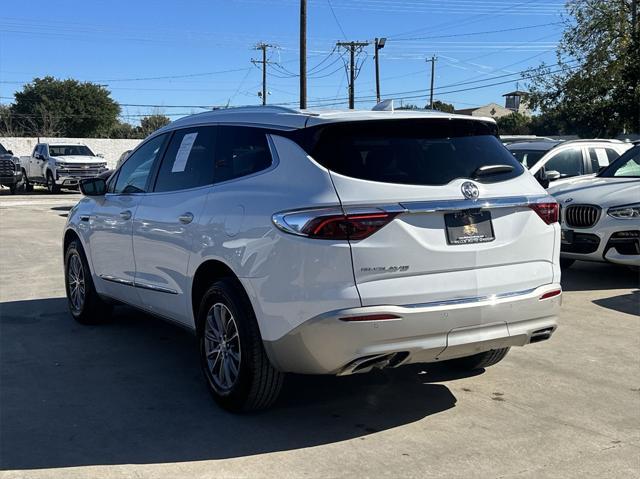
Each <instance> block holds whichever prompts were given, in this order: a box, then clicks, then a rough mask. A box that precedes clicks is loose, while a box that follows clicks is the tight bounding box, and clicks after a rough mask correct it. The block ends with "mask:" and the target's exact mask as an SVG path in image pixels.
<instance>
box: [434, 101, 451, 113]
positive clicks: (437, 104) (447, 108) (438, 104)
mask: <svg viewBox="0 0 640 479" xmlns="http://www.w3.org/2000/svg"><path fill="white" fill-rule="evenodd" d="M433 109H434V110H438V111H443V112H445V113H454V112H455V111H456V108H455V107H454V106H453V105H452V104H451V103H445V102H443V101H440V100H435V101H434V102H433Z"/></svg>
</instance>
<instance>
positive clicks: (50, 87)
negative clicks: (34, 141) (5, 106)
mask: <svg viewBox="0 0 640 479" xmlns="http://www.w3.org/2000/svg"><path fill="white" fill-rule="evenodd" d="M11 113H12V115H13V116H14V117H15V118H16V119H18V120H19V121H20V123H21V125H22V127H23V129H24V130H25V132H26V133H28V134H31V135H40V136H54V135H63V136H68V137H78V138H84V137H96V136H102V135H106V134H108V132H109V130H110V129H111V128H112V127H113V126H114V125H115V124H116V122H117V118H118V115H119V114H120V106H119V105H118V104H117V103H116V102H115V101H114V100H113V99H112V98H111V97H110V92H109V90H107V89H106V88H104V87H103V86H101V85H96V84H94V83H90V82H79V81H77V80H71V79H69V80H56V79H55V78H53V77H49V76H48V77H45V78H35V79H34V80H33V81H32V82H31V83H28V84H26V85H25V86H24V87H23V89H22V91H20V92H16V94H15V103H14V104H13V105H12V106H11Z"/></svg>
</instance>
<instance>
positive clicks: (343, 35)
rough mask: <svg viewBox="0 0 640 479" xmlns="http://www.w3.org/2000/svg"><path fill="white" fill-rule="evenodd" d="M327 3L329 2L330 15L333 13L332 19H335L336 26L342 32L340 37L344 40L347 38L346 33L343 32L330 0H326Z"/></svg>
mask: <svg viewBox="0 0 640 479" xmlns="http://www.w3.org/2000/svg"><path fill="white" fill-rule="evenodd" d="M327 3H328V4H329V8H330V9H331V15H333V19H334V20H335V21H336V24H337V25H338V28H339V29H340V31H341V32H342V37H343V38H344V39H345V40H346V39H347V34H346V33H344V29H343V28H342V25H341V24H340V20H338V16H337V15H336V12H335V10H334V9H333V5H332V4H331V0H327Z"/></svg>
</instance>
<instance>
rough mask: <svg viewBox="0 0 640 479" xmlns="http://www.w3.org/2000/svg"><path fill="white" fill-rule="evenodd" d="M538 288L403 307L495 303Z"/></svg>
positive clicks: (405, 306)
mask: <svg viewBox="0 0 640 479" xmlns="http://www.w3.org/2000/svg"><path fill="white" fill-rule="evenodd" d="M536 289H538V288H530V289H524V290H521V291H512V292H509V293H501V294H490V295H486V296H473V297H469V298H457V299H445V300H442V301H430V302H428V303H417V304H407V305H404V306H402V307H403V308H416V309H417V308H432V307H435V306H450V305H453V304H469V303H483V302H485V301H493V300H496V299H505V298H513V297H516V296H526V295H527V294H531V293H533V292H534V291H535V290H536Z"/></svg>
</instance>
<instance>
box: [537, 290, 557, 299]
mask: <svg viewBox="0 0 640 479" xmlns="http://www.w3.org/2000/svg"><path fill="white" fill-rule="evenodd" d="M561 294H562V290H561V289H554V290H553V291H548V292H546V293H544V294H543V295H542V296H540V298H538V299H539V300H540V301H542V300H543V299H549V298H553V297H554V296H559V295H561Z"/></svg>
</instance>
